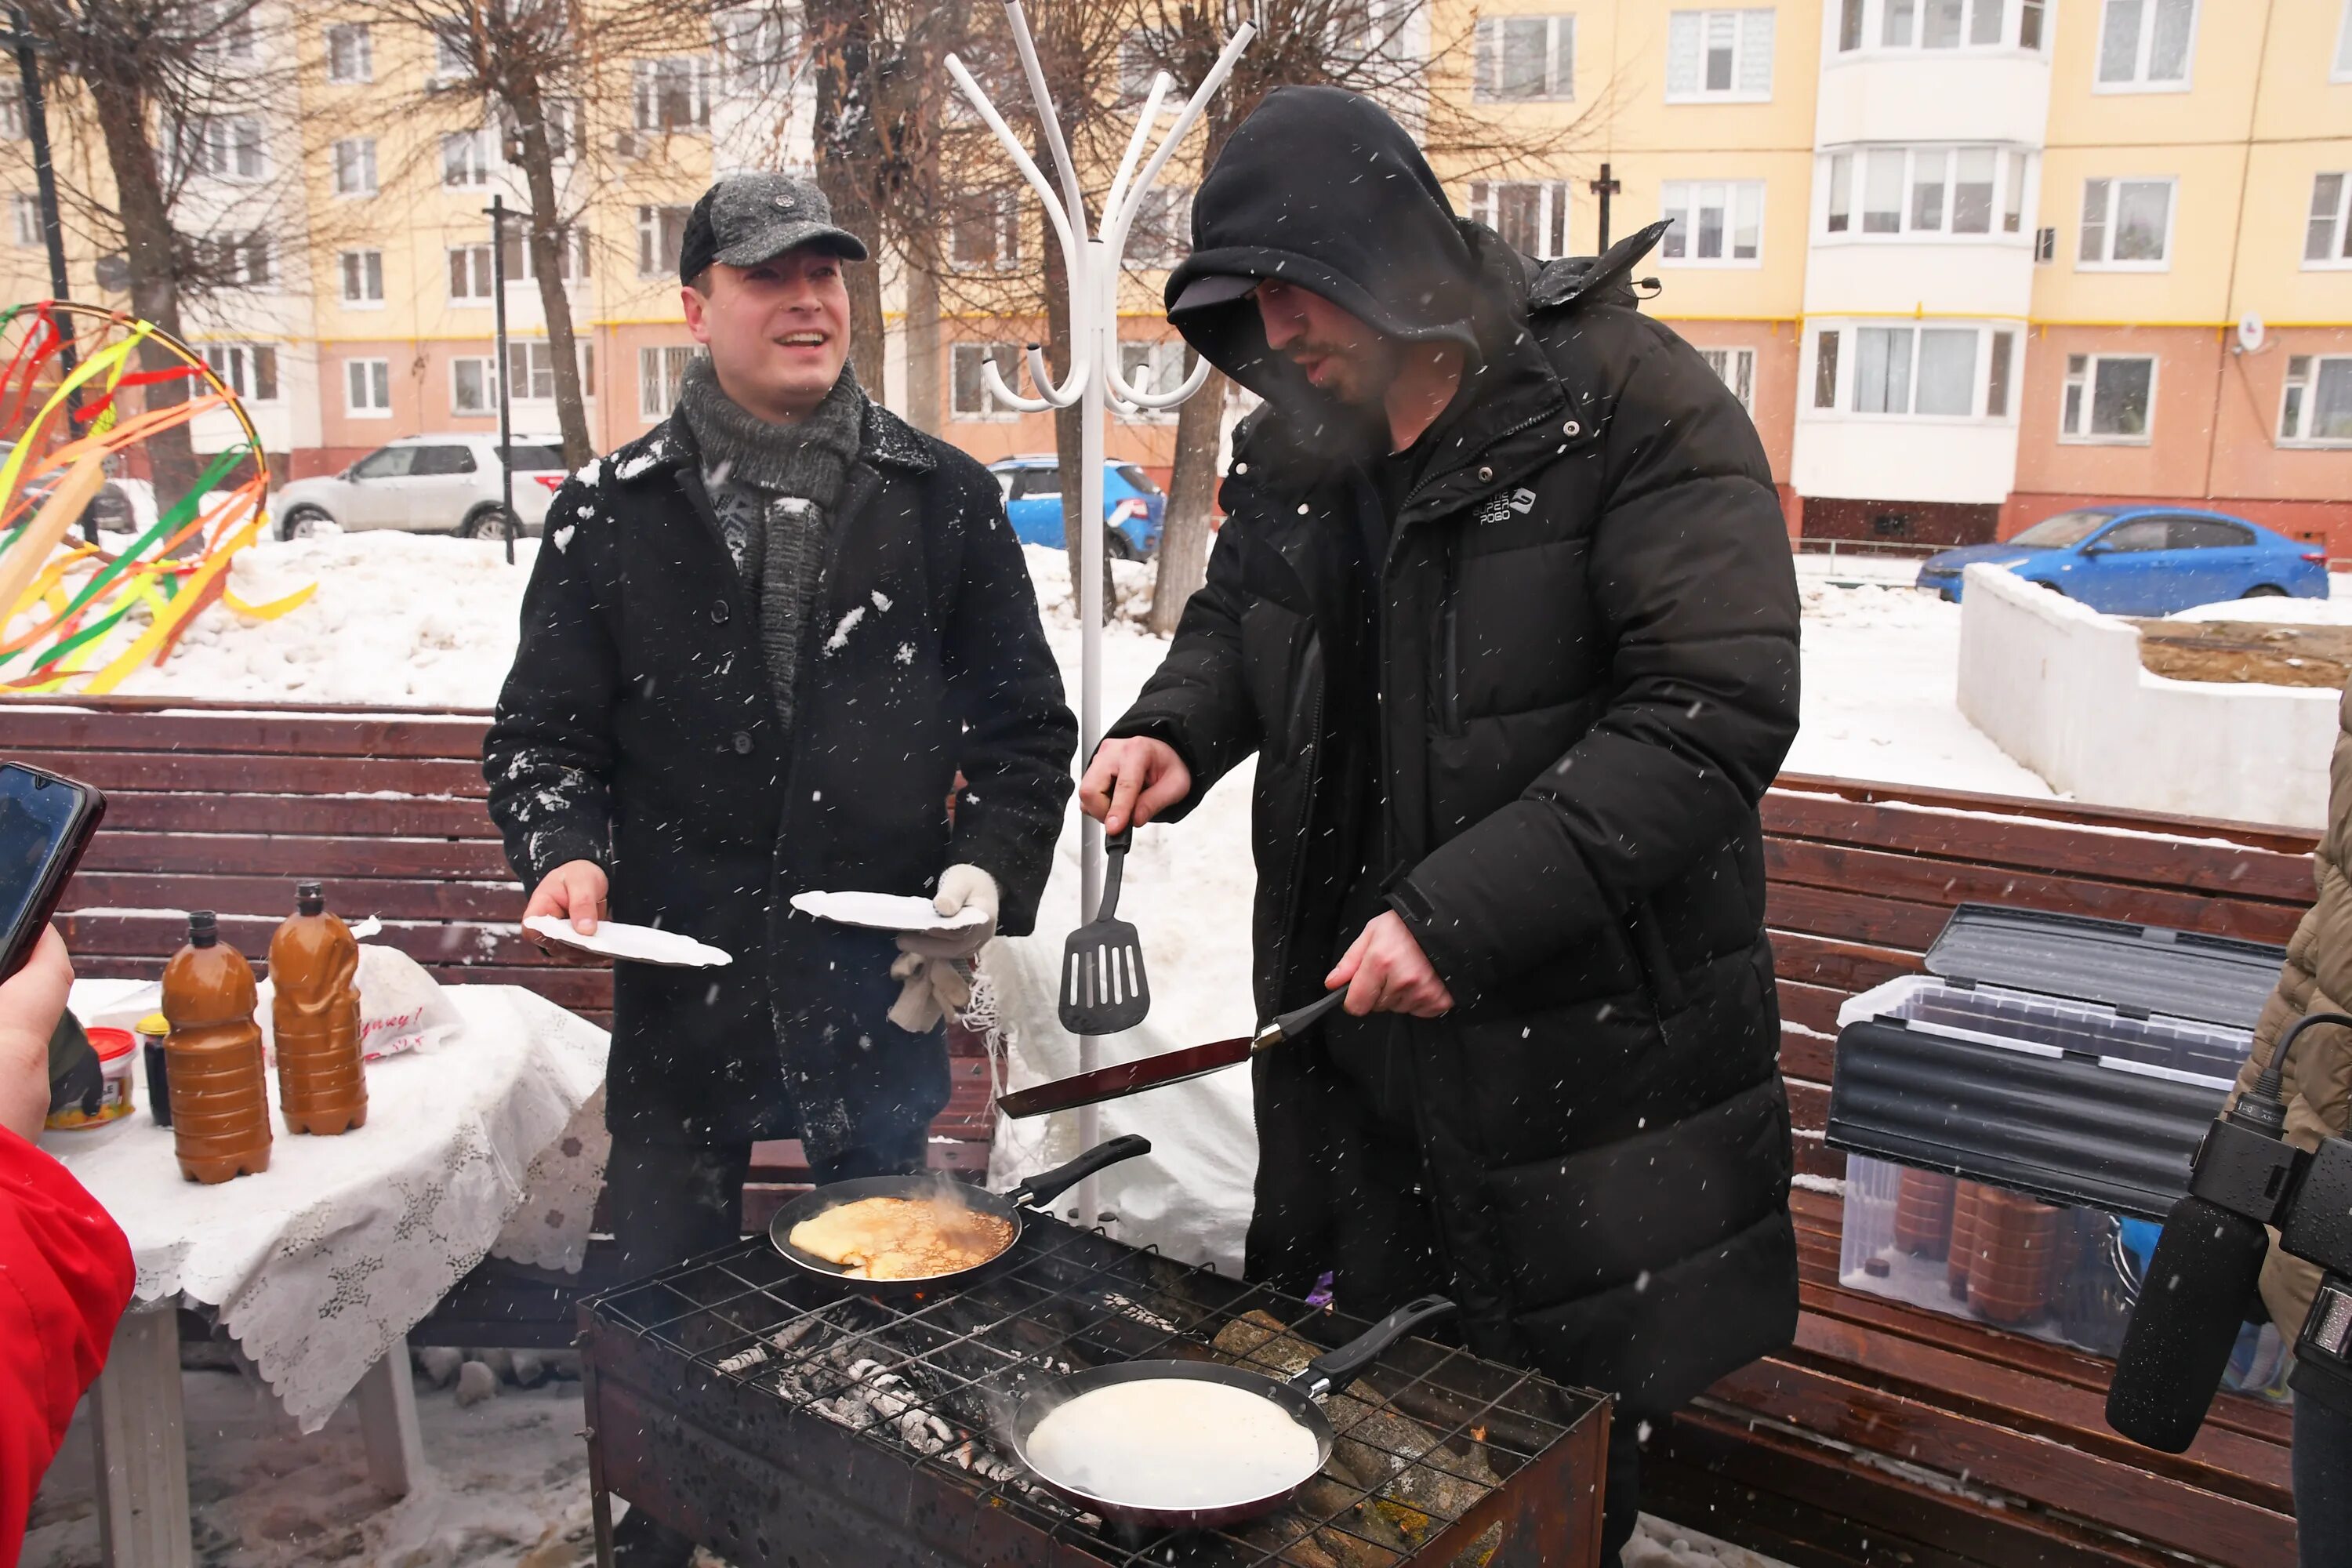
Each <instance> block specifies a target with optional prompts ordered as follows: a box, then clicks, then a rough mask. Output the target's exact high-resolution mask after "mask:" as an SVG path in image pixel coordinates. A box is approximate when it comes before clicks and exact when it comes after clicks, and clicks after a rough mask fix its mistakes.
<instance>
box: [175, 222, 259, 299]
mask: <svg viewBox="0 0 2352 1568" xmlns="http://www.w3.org/2000/svg"><path fill="white" fill-rule="evenodd" d="M194 249H195V253H196V255H195V259H196V264H197V266H198V267H199V268H202V269H203V271H204V272H205V275H206V276H207V277H208V278H209V279H211V280H212V281H213V282H214V283H215V284H217V285H218V286H220V287H222V288H225V289H263V288H267V287H268V285H269V284H270V282H271V281H272V280H273V279H274V277H275V275H276V268H274V267H273V266H272V265H271V259H270V247H269V237H268V235H266V234H263V233H261V232H260V231H259V230H254V231H251V232H249V233H245V234H208V235H202V236H199V237H197V239H196V240H195V244H194Z"/></svg>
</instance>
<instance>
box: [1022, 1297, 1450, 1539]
mask: <svg viewBox="0 0 2352 1568" xmlns="http://www.w3.org/2000/svg"><path fill="white" fill-rule="evenodd" d="M1453 1310H1454V1303H1453V1302H1451V1301H1449V1300H1446V1299H1445V1298H1444V1297H1443V1296H1423V1297H1422V1298H1421V1299H1420V1300H1415V1301H1408V1302H1406V1303H1405V1304H1404V1305H1403V1306H1402V1307H1399V1308H1398V1309H1397V1310H1395V1311H1393V1312H1391V1313H1390V1314H1389V1315H1388V1316H1387V1317H1385V1318H1382V1319H1381V1321H1379V1322H1377V1323H1374V1324H1373V1325H1372V1326H1371V1327H1370V1328H1369V1329H1367V1330H1365V1331H1363V1332H1362V1333H1361V1334H1359V1335H1358V1336H1357V1337H1356V1338H1354V1339H1352V1340H1349V1342H1347V1343H1346V1344H1344V1345H1341V1346H1340V1347H1339V1349H1338V1350H1335V1351H1328V1352H1325V1353H1323V1354H1322V1355H1319V1356H1317V1357H1316V1358H1315V1359H1314V1360H1313V1361H1311V1362H1308V1363H1307V1364H1306V1365H1305V1366H1304V1367H1302V1368H1300V1369H1299V1370H1298V1372H1297V1373H1296V1374H1295V1375H1293V1376H1291V1377H1289V1378H1287V1379H1284V1378H1277V1377H1269V1376H1267V1375H1266V1374H1265V1373H1262V1372H1252V1371H1250V1370H1249V1369H1248V1368H1246V1367H1238V1366H1227V1365H1225V1364H1224V1363H1222V1362H1213V1361H1129V1362H1113V1363H1109V1364H1108V1365H1105V1366H1096V1367H1088V1368H1087V1370H1086V1371H1084V1372H1078V1373H1069V1374H1067V1375H1066V1376H1061V1377H1051V1378H1046V1379H1044V1380H1042V1381H1041V1382H1039V1383H1036V1384H1032V1385H1031V1387H1030V1391H1029V1392H1028V1393H1027V1394H1024V1396H1023V1398H1022V1400H1021V1403H1020V1405H1018V1406H1016V1407H1015V1408H1014V1410H1013V1424H1012V1428H1011V1430H1010V1431H1009V1432H1008V1433H1007V1434H1006V1436H1007V1437H1008V1438H1009V1439H1010V1440H1011V1442H1012V1445H1013V1454H1014V1456H1015V1457H1016V1458H1019V1459H1020V1461H1021V1462H1022V1464H1024V1466H1026V1467H1027V1468H1028V1469H1029V1473H1030V1474H1032V1475H1034V1476H1035V1477H1036V1478H1037V1479H1039V1480H1040V1481H1043V1482H1044V1483H1045V1487H1046V1489H1048V1490H1050V1491H1052V1492H1053V1493H1055V1495H1056V1496H1058V1497H1060V1498H1062V1499H1063V1500H1066V1501H1068V1502H1072V1503H1076V1505H1077V1506H1078V1507H1080V1508H1083V1509H1086V1510H1088V1511H1089V1512H1093V1513H1097V1514H1100V1515H1101V1516H1102V1517H1103V1518H1105V1519H1111V1520H1118V1521H1124V1522H1126V1523H1129V1524H1143V1525H1152V1526H1156V1527H1159V1528H1161V1529H1208V1528H1211V1527H1213V1526H1215V1525H1220V1524H1230V1523H1233V1522H1234V1521H1237V1520H1244V1519H1255V1518H1256V1517H1257V1516H1258V1515H1259V1514H1262V1513H1271V1512H1272V1511H1273V1510H1276V1509H1277V1508H1280V1507H1281V1506H1282V1505H1283V1504H1284V1503H1286V1502H1288V1501H1289V1500H1291V1498H1292V1497H1293V1496H1295V1495H1297V1491H1298V1489H1299V1488H1301V1487H1303V1486H1305V1485H1306V1484H1307V1482H1308V1481H1311V1480H1313V1479H1315V1478H1316V1477H1317V1476H1318V1475H1320V1474H1322V1473H1323V1467H1324V1466H1325V1465H1328V1464H1329V1463H1330V1461H1331V1445H1332V1442H1333V1440H1334V1434H1333V1433H1332V1430H1331V1419H1330V1417H1329V1416H1328V1415H1324V1414H1323V1405H1322V1404H1321V1401H1322V1399H1323V1396H1324V1395H1325V1394H1328V1393H1330V1391H1331V1390H1332V1389H1333V1388H1335V1387H1338V1386H1339V1384H1344V1383H1345V1382H1347V1381H1348V1379H1349V1378H1351V1377H1353V1376H1354V1375H1355V1374H1356V1373H1359V1372H1361V1371H1362V1370H1363V1369H1364V1368H1365V1367H1367V1366H1370V1364H1371V1363H1373V1362H1374V1361H1376V1360H1378V1359H1379V1358H1380V1356H1381V1352H1384V1351H1386V1350H1387V1349H1388V1348H1389V1347H1390V1346H1391V1345H1392V1344H1394V1343H1396V1342H1397V1341H1399V1340H1401V1339H1402V1338H1403V1337H1404V1336H1405V1335H1406V1334H1408V1333H1410V1332H1412V1330H1414V1329H1415V1328H1417V1327H1419V1326H1420V1325H1421V1324H1423V1323H1425V1322H1427V1321H1430V1320H1431V1319H1432V1318H1442V1317H1444V1315H1445V1314H1447V1313H1448V1312H1451V1311H1453ZM1158 1379H1167V1380H1171V1381H1189V1382H1194V1383H1220V1384H1224V1385H1225V1386H1226V1387H1228V1388H1238V1389H1241V1390H1242V1391H1244V1393H1248V1394H1255V1395H1257V1396H1258V1397H1259V1398H1261V1399H1264V1400H1265V1401H1267V1402H1268V1403H1270V1404H1272V1405H1276V1406H1278V1407H1279V1408H1280V1409H1281V1410H1282V1412H1283V1413H1284V1414H1285V1415H1288V1416H1289V1417H1290V1418H1291V1419H1292V1420H1293V1421H1296V1422H1297V1423H1298V1424H1299V1425H1300V1426H1304V1427H1306V1428H1307V1431H1308V1432H1310V1433H1312V1434H1313V1435H1314V1437H1315V1467H1314V1468H1312V1469H1310V1470H1308V1471H1307V1473H1306V1474H1305V1475H1303V1476H1300V1477H1299V1478H1298V1479H1297V1480H1295V1481H1293V1482H1291V1483H1290V1484H1289V1485H1288V1486H1286V1487H1284V1488H1283V1489H1281V1490H1279V1491H1276V1492H1273V1493H1269V1494H1266V1495H1263V1496H1257V1497H1236V1498H1231V1499H1223V1500H1218V1501H1216V1502H1213V1503H1209V1504H1204V1505H1202V1506H1199V1507H1193V1508H1150V1507H1146V1506H1143V1505H1140V1504H1137V1503H1129V1502H1121V1501H1119V1500H1118V1499H1116V1498H1108V1497H1104V1496H1102V1495H1100V1494H1099V1493H1098V1492H1097V1491H1096V1490H1095V1489H1092V1488H1090V1487H1088V1486H1086V1485H1082V1484H1080V1483H1077V1482H1076V1481H1074V1480H1071V1479H1066V1478H1064V1477H1058V1476H1056V1475H1055V1473H1054V1472H1053V1470H1052V1469H1051V1468H1047V1467H1046V1466H1044V1465H1041V1464H1039V1463H1038V1460H1037V1458H1036V1456H1035V1455H1034V1454H1033V1453H1032V1452H1031V1451H1030V1447H1029V1438H1030V1436H1031V1434H1033V1433H1034V1432H1035V1431H1036V1429H1037V1424H1038V1423H1039V1422H1041V1421H1043V1420H1044V1419H1045V1417H1046V1416H1047V1415H1051V1414H1052V1413H1053V1412H1054V1411H1055V1410H1057V1409H1059V1408H1060V1407H1061V1406H1062V1405H1066V1404H1067V1403H1068V1402H1069V1401H1071V1400H1073V1399H1076V1397H1078V1396H1079V1395H1080V1394H1087V1393H1090V1392H1092V1391H1093V1390H1096V1389H1098V1388H1108V1387H1111V1386H1113V1385H1114V1384H1122V1383H1137V1382H1142V1381H1146V1380H1158ZM1139 1468H1146V1467H1143V1466H1139ZM1153 1468H1158V1467H1153Z"/></svg>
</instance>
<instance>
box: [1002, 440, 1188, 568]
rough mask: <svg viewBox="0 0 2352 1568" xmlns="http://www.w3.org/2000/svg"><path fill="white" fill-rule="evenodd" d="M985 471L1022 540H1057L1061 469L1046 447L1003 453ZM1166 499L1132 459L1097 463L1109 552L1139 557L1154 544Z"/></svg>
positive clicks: (1133, 558)
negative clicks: (1017, 453) (1022, 454)
mask: <svg viewBox="0 0 2352 1568" xmlns="http://www.w3.org/2000/svg"><path fill="white" fill-rule="evenodd" d="M988 471H989V472H990V473H992V474H994V475H995V476H996V483H997V485H998V487H999V488H1000V489H1003V491H1004V510H1005V512H1006V513H1007V514H1008V515H1009V516H1011V518H1012V519H1013V533H1014V534H1015V535H1016V536H1018V537H1019V539H1020V541H1021V542H1022V543H1024V544H1052V545H1059V544H1061V543H1062V542H1063V540H1062V470H1061V468H1060V466H1059V464H1058V462H1057V460H1056V459H1055V457H1054V455H1053V454H1052V453H1051V452H1047V453H1045V454H1043V455H1042V456H1040V455H1034V454H1033V455H1030V456H1027V457H1020V458H1005V459H1004V460H1003V462H1001V463H992V464H990V465H989V468H988ZM1167 510H1168V498H1167V497H1166V496H1165V495H1163V494H1161V493H1160V487H1159V486H1158V485H1156V484H1154V483H1152V482H1151V476H1150V474H1147V473H1145V472H1144V471H1143V470H1142V469H1141V468H1138V467H1136V465H1134V464H1133V463H1114V462H1105V463H1104V464H1103V522H1104V523H1105V525H1106V526H1107V528H1108V537H1107V538H1106V541H1105V542H1106V543H1108V545H1109V547H1110V553H1111V557H1112V559H1114V560H1119V561H1140V560H1142V559H1144V558H1145V557H1146V556H1148V555H1150V553H1151V552H1153V551H1155V550H1157V549H1159V548H1160V521H1161V519H1162V518H1163V517H1164V516H1165V515H1166V513H1167Z"/></svg>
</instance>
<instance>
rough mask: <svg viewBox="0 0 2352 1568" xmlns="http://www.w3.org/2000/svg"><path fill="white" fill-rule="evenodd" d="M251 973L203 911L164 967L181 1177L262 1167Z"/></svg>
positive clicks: (257, 1031) (225, 1176)
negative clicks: (185, 942) (170, 1027)
mask: <svg viewBox="0 0 2352 1568" xmlns="http://www.w3.org/2000/svg"><path fill="white" fill-rule="evenodd" d="M256 1001H257V995H256V993H255V989H254V984H253V968H252V966H251V965H250V964H248V963H246V962H245V955H244V954H242V953H240V952H237V951H236V949H235V948H233V947H231V946H229V945H228V943H226V942H223V941H221V939H220V926H219V922H218V921H217V920H216V919H215V917H214V914H213V911H212V910H195V911H194V913H192V914H190V915H189V916H188V945H187V946H185V947H184V948H182V949H180V951H179V952H175V953H173V955H172V961H171V962H170V963H167V964H165V965H164V966H163V1016H164V1017H165V1018H166V1019H168V1020H169V1021H170V1023H171V1026H172V1035H171V1040H170V1043H169V1045H168V1046H167V1047H165V1048H166V1049H167V1050H168V1052H169V1053H170V1056H171V1070H170V1075H169V1076H170V1078H171V1091H172V1138H173V1144H174V1146H175V1149H176V1152H178V1154H179V1158H180V1173H181V1174H182V1175H184V1176H185V1177H187V1179H188V1180H190V1181H192V1182H205V1183H213V1182H226V1181H227V1180H229V1179H230V1178H231V1177H233V1176H247V1175H254V1174H257V1173H260V1172H263V1171H266V1170H268V1169H269V1086H268V1079H267V1076H266V1074H265V1073H264V1071H263V1068H262V1065H261V1026H259V1025H258V1024H256V1023H255V1022H254V1021H253V1009H254V1005H255V1003H256Z"/></svg>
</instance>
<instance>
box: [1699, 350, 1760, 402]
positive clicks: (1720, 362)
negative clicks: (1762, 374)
mask: <svg viewBox="0 0 2352 1568" xmlns="http://www.w3.org/2000/svg"><path fill="white" fill-rule="evenodd" d="M1694 346H1695V347H1696V348H1697V350H1698V357H1699V358H1701V359H1703V360H1705V361H1706V368H1707V369H1709V370H1711V371H1713V372H1715V374H1716V379H1717V380H1718V381H1720V382H1722V383H1723V384H1724V385H1725V386H1727V387H1729V388H1730V389H1731V395H1732V396H1734V397H1736V398H1738V399H1739V406H1740V407H1742V408H1745V409H1746V410H1748V417H1749V418H1750V419H1753V418H1754V417H1755V416H1756V351H1755V350H1754V349H1753V348H1751V347H1748V346H1747V345H1745V344H1740V343H1699V344H1696V345H1694Z"/></svg>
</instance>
